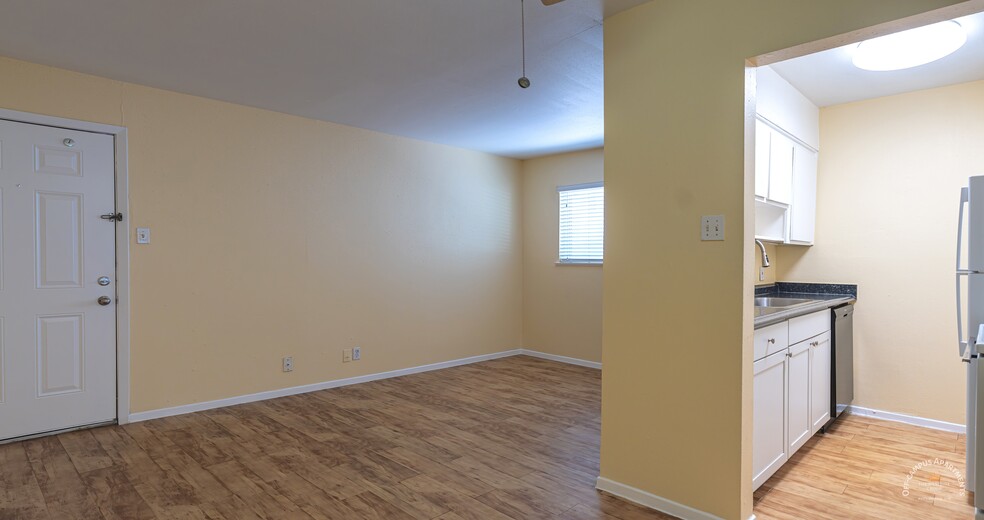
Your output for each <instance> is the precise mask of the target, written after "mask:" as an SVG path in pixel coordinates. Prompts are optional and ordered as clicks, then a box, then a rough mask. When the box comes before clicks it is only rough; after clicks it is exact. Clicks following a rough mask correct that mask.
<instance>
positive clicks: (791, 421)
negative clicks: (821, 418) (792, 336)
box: [786, 340, 813, 457]
mask: <svg viewBox="0 0 984 520" xmlns="http://www.w3.org/2000/svg"><path fill="white" fill-rule="evenodd" d="M788 363H789V368H788V369H787V371H786V416H787V420H786V439H787V442H788V444H787V450H786V452H787V454H788V455H789V456H790V457H791V456H792V455H793V453H796V450H798V449H800V447H801V446H803V445H804V444H806V441H807V440H809V439H810V437H811V436H812V435H813V428H812V426H813V421H812V420H811V417H810V342H809V340H807V341H803V342H801V343H797V344H795V345H793V346H791V347H789V359H788Z"/></svg>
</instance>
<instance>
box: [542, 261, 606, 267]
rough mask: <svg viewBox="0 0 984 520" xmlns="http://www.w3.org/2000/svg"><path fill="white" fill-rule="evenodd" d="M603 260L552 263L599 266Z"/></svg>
mask: <svg viewBox="0 0 984 520" xmlns="http://www.w3.org/2000/svg"><path fill="white" fill-rule="evenodd" d="M603 264H604V262H554V265H580V266H586V265H587V266H591V265H596V266H598V267H601V266H602V265H603Z"/></svg>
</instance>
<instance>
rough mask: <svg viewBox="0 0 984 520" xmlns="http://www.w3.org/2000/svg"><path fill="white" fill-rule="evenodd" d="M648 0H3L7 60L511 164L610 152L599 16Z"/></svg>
mask: <svg viewBox="0 0 984 520" xmlns="http://www.w3.org/2000/svg"><path fill="white" fill-rule="evenodd" d="M645 1H647V0H604V1H603V0H567V1H566V2H564V3H561V4H558V5H554V6H551V7H545V6H543V5H542V4H541V3H540V1H539V0H526V10H527V26H526V27H527V49H528V50H527V76H528V77H529V78H530V80H531V81H532V82H533V85H532V87H531V88H529V89H526V90H522V89H520V88H519V86H518V85H517V84H516V80H517V79H518V78H519V76H520V73H521V67H520V0H276V1H271V0H207V1H203V0H140V1H135V0H86V1H78V0H4V2H3V8H2V14H0V55H6V56H9V57H12V58H17V59H22V60H27V61H32V62H37V63H42V64H46V65H52V66H55V67H61V68H66V69H71V70H75V71H79V72H85V73H90V74H95V75H99V76H105V77H109V78H113V79H117V80H122V81H128V82H132V83H139V84H143V85H150V86H154V87H160V88H164V89H168V90H174V91H178V92H185V93H189V94H194V95H198V96H204V97H209V98H214V99H221V100H225V101H231V102H234V103H241V104H244V105H250V106H255V107H261V108H267V109H270V110H275V111H278V112H285V113H288V114H296V115H301V116H306V117H311V118H315V119H322V120H325V121H333V122H336V123H342V124H346V125H352V126H357V127H361V128H368V129H371V130H376V131H380V132H385V133H390V134H396V135H402V136H406V137H412V138H417V139H423V140H426V141H432V142H438V143H444V144H449V145H453V146H459V147H463V148H470V149H474V150H481V151H486V152H491V153H495V154H500V155H505V156H511V157H531V156H535V155H542V154H546V153H553V152H558V151H566V150H573V149H581V148H589V147H593V146H599V145H601V144H602V139H603V132H604V124H603V123H604V121H603V99H602V93H603V91H602V80H603V69H602V61H603V55H602V29H601V26H600V23H601V20H602V19H603V18H604V17H605V16H610V15H612V14H614V13H616V12H618V11H621V10H624V9H627V8H629V7H633V6H635V5H638V4H641V3H644V2H645Z"/></svg>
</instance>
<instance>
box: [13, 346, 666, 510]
mask: <svg viewBox="0 0 984 520" xmlns="http://www.w3.org/2000/svg"><path fill="white" fill-rule="evenodd" d="M600 383H601V373H600V371H598V370H592V369H587V368H581V367H576V366H570V365H564V364H559V363H553V362H548V361H543V360H539V359H535V358H531V357H526V356H520V357H511V358H505V359H500V360H495V361H489V362H486V363H480V364H475V365H467V366H462V367H457V368H451V369H447V370H441V371H437V372H429V373H425V374H417V375H412V376H406V377H401V378H397V379H389V380H384V381H377V382H372V383H365V384H361V385H355V386H349V387H344V388H337V389H333V390H325V391H321V392H314V393H310V394H304V395H298V396H293V397H285V398H281V399H275V400H271V401H264V402H259V403H252V404H246V405H241V406H235V407H229V408H222V409H217V410H212V411H207V412H199V413H194V414H189V415H183V416H177V417H170V418H166V419H158V420H154V421H147V422H142V423H136V424H130V425H126V426H112V427H104V428H98V429H93V430H85V431H78V432H72V433H66V434H61V435H57V436H53V437H46V438H41V439H35V440H29V441H24V442H19V443H14V444H7V445H0V519H4V520H7V519H16V520H33V519H52V520H62V519H66V520H67V519H71V520H90V519H91V520H114V519H121V520H145V519H146V520H149V519H226V520H251V519H285V520H286V519H289V520H313V519H317V520H323V519H332V520H335V519H345V520H349V519H352V520H358V519H434V518H439V519H441V520H509V519H513V520H521V519H567V520H584V519H609V520H611V519H620V520H643V519H665V518H671V517H668V516H665V515H662V514H659V513H656V512H652V511H649V510H646V509H643V508H641V507H638V506H635V505H632V504H629V503H626V502H622V501H620V500H617V499H615V498H613V497H611V496H608V495H605V494H601V493H598V492H597V491H596V490H595V489H594V481H595V478H596V477H597V475H598V445H599V428H600V408H601V406H600V398H601V384H600Z"/></svg>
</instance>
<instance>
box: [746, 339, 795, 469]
mask: <svg viewBox="0 0 984 520" xmlns="http://www.w3.org/2000/svg"><path fill="white" fill-rule="evenodd" d="M786 366H787V363H786V351H785V350H783V351H782V352H777V353H775V354H772V355H771V356H768V357H766V358H763V359H760V360H758V361H756V362H755V364H754V371H755V378H754V381H755V385H754V386H755V389H754V391H753V393H754V395H755V397H754V404H753V406H754V413H753V415H754V419H753V424H752V438H753V440H752V483H753V485H754V487H756V488H757V487H759V486H760V485H762V483H763V482H765V481H766V480H769V477H771V476H772V474H773V473H775V472H776V470H777V469H779V467H780V466H782V465H783V463H785V462H786V459H788V458H789V457H788V455H787V451H786V436H785V435H786V400H785V386H786Z"/></svg>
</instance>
